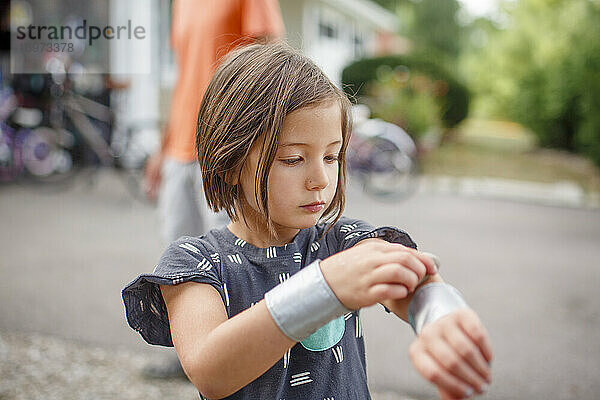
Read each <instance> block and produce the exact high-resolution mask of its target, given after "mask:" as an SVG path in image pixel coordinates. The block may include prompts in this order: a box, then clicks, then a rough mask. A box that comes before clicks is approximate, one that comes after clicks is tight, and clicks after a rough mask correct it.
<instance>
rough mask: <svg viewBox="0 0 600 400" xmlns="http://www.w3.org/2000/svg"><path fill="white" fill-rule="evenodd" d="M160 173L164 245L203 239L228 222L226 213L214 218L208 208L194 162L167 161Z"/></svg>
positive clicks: (167, 159)
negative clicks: (181, 240) (186, 239)
mask: <svg viewBox="0 0 600 400" xmlns="http://www.w3.org/2000/svg"><path fill="white" fill-rule="evenodd" d="M161 173H162V180H161V187H160V192H159V196H158V210H159V214H160V219H161V227H162V232H161V233H162V237H163V239H164V240H165V242H166V243H167V244H168V243H171V242H173V241H174V240H176V239H177V238H179V237H181V236H184V235H188V236H199V235H202V234H204V233H205V232H206V231H207V230H209V229H212V228H215V227H218V226H223V225H225V224H227V223H228V222H229V219H228V218H227V214H226V213H219V214H215V213H214V212H213V211H211V210H210V209H209V208H208V206H207V204H206V199H205V197H204V189H203V187H202V174H201V172H200V166H199V165H198V163H197V162H190V163H182V162H179V161H176V160H174V159H172V158H166V159H165V161H164V163H163V166H162V171H161Z"/></svg>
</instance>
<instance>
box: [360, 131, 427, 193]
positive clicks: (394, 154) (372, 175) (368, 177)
mask: <svg viewBox="0 0 600 400" xmlns="http://www.w3.org/2000/svg"><path fill="white" fill-rule="evenodd" d="M369 142H370V145H371V152H370V156H369V160H368V166H369V167H368V169H366V171H363V174H364V187H365V190H366V192H367V193H369V194H371V195H373V196H375V197H378V198H383V199H386V198H388V199H391V200H397V199H400V198H405V197H407V196H409V195H411V194H412V193H414V191H415V190H416V186H417V175H418V161H417V159H416V158H415V157H413V156H411V155H409V154H407V153H406V152H404V151H402V150H401V149H399V148H398V147H397V146H396V145H395V144H394V143H392V142H391V141H389V140H387V139H385V138H381V137H374V138H370V139H369Z"/></svg>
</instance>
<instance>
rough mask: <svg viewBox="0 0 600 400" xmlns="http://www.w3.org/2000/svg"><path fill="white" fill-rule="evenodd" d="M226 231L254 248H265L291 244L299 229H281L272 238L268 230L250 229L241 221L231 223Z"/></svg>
mask: <svg viewBox="0 0 600 400" xmlns="http://www.w3.org/2000/svg"><path fill="white" fill-rule="evenodd" d="M227 229H229V231H230V232H231V233H233V234H234V235H235V236H237V237H238V238H240V239H242V240H244V241H245V242H248V243H250V244H251V245H252V246H254V247H259V248H267V247H271V246H283V245H285V244H287V243H291V242H292V241H293V240H294V237H296V235H297V234H298V232H299V231H300V229H296V228H283V229H277V237H274V236H273V235H272V234H271V233H270V232H269V231H268V229H266V230H264V229H260V230H259V229H252V228H250V227H249V226H248V225H246V224H245V223H244V220H243V219H240V220H238V221H231V222H230V223H229V225H227Z"/></svg>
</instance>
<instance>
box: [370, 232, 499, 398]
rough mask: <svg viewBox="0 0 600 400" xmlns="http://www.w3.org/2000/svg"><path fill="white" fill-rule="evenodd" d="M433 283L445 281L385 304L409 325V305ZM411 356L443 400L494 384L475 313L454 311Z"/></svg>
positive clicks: (432, 278) (426, 333)
mask: <svg viewBox="0 0 600 400" xmlns="http://www.w3.org/2000/svg"><path fill="white" fill-rule="evenodd" d="M373 240H378V239H373ZM432 282H443V279H442V277H441V276H440V275H439V274H435V275H429V276H427V277H426V278H425V279H423V282H422V283H420V284H419V285H418V286H417V288H416V289H415V290H414V291H411V292H410V293H409V294H408V295H407V296H406V297H405V298H402V299H386V300H384V301H382V302H381V304H383V305H384V306H386V307H387V308H388V309H389V310H390V311H392V312H393V313H394V314H396V315H397V316H398V317H400V318H401V319H403V320H404V321H406V322H408V305H409V304H410V301H411V300H412V298H413V295H414V293H415V292H416V290H417V289H418V288H419V287H421V286H423V285H426V284H428V283H432ZM409 354H410V359H411V361H412V363H413V364H414V366H415V368H416V369H417V371H418V372H419V373H420V374H421V375H422V376H423V377H424V378H425V379H427V380H428V381H429V382H431V383H433V384H434V385H436V386H437V388H438V391H439V393H440V398H441V399H442V400H454V399H463V398H468V397H471V395H473V394H482V393H484V392H485V391H486V390H487V386H488V385H489V384H490V383H491V369H490V363H491V360H492V350H491V343H490V339H489V335H488V333H487V331H486V329H485V327H484V326H483V324H482V323H481V321H480V320H479V317H478V316H477V314H476V313H475V312H474V311H473V310H471V309H468V308H467V309H461V310H457V311H454V312H452V313H450V314H448V315H446V316H444V317H442V318H440V319H439V320H437V321H434V322H432V323H431V324H429V325H427V326H425V327H424V328H423V330H422V331H421V333H420V334H419V336H417V338H416V339H415V341H414V342H413V343H412V344H411V346H410V349H409Z"/></svg>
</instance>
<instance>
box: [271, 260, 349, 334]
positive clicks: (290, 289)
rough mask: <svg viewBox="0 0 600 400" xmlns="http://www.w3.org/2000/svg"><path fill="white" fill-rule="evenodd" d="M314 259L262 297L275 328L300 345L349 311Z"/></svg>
mask: <svg viewBox="0 0 600 400" xmlns="http://www.w3.org/2000/svg"><path fill="white" fill-rule="evenodd" d="M319 261H321V260H316V261H314V262H312V263H311V264H309V265H307V266H306V267H304V268H303V269H301V270H300V271H299V272H297V273H296V274H294V275H292V276H291V277H290V278H289V279H287V280H286V281H285V282H283V283H281V284H279V285H277V286H275V287H274V288H273V289H271V290H270V291H268V292H267V293H266V294H265V303H266V305H267V309H268V310H269V312H270V313H271V316H272V317H273V319H274V320H275V323H276V324H277V326H278V327H279V328H280V329H281V331H282V332H283V333H284V334H285V335H286V336H287V337H289V338H290V339H292V340H295V341H297V342H301V341H302V340H304V339H306V338H307V337H309V336H310V335H312V334H313V333H314V332H315V331H316V330H317V329H319V328H320V327H322V326H323V325H325V324H326V323H328V322H329V321H331V320H333V319H335V318H337V317H339V316H341V315H344V314H346V313H347V312H350V311H351V310H348V309H347V308H346V307H344V305H343V304H342V303H341V302H340V301H339V300H338V298H337V297H335V294H334V293H333V291H332V290H331V288H330V287H329V285H328V284H327V282H326V281H325V278H324V277H323V273H322V272H321V267H320V266H319Z"/></svg>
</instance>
